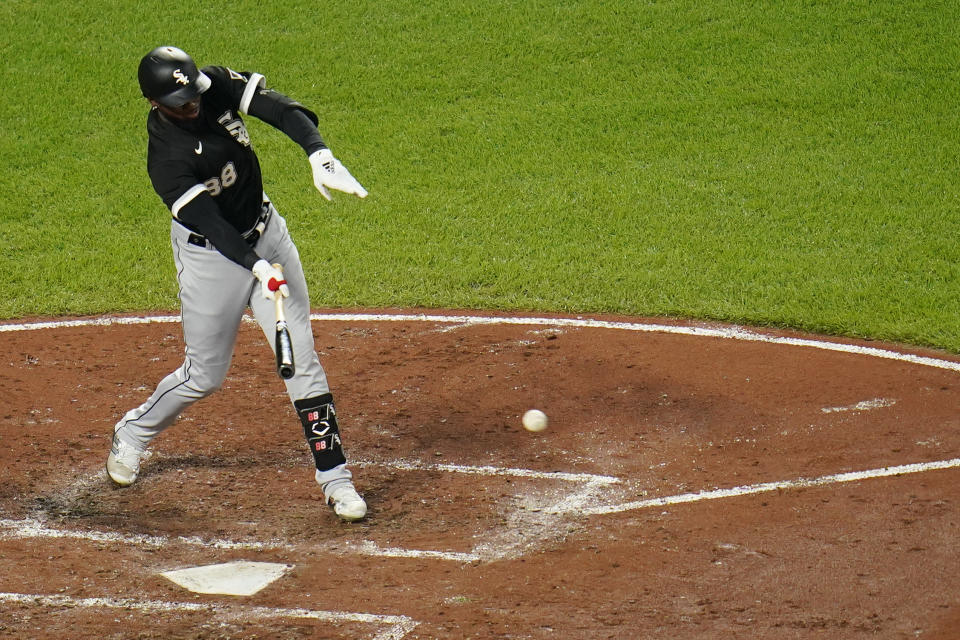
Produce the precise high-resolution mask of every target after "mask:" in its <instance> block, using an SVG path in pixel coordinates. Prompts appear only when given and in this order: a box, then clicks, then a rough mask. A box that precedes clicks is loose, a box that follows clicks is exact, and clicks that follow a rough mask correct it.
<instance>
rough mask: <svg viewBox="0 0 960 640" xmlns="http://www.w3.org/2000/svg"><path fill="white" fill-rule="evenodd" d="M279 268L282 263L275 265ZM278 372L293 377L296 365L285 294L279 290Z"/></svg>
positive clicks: (282, 376) (286, 378)
mask: <svg viewBox="0 0 960 640" xmlns="http://www.w3.org/2000/svg"><path fill="white" fill-rule="evenodd" d="M274 266H275V267H277V268H278V269H279V268H280V265H274ZM276 305H277V336H276V338H277V340H276V346H277V348H276V352H277V373H278V374H280V377H281V378H283V379H284V380H289V379H290V378H292V377H293V374H294V372H295V371H296V367H295V365H294V363H293V342H292V341H291V340H290V330H289V329H288V328H287V316H286V315H285V314H284V312H283V296H282V295H280V292H279V291H277V295H276Z"/></svg>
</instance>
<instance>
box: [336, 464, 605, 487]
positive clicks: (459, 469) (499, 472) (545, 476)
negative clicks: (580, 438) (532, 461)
mask: <svg viewBox="0 0 960 640" xmlns="http://www.w3.org/2000/svg"><path fill="white" fill-rule="evenodd" d="M350 464H351V465H352V466H358V467H369V466H374V467H388V468H392V469H398V470H400V471H446V472H448V473H464V474H472V475H482V476H511V477H515V478H535V479H538V480H559V481H563V482H577V483H588V484H616V483H618V482H620V479H619V478H615V477H613V476H601V475H596V474H592V473H568V472H564V471H534V470H532V469H511V468H504V467H494V466H471V465H459V464H439V463H438V464H427V463H424V462H420V461H417V460H393V461H386V462H381V461H365V460H360V461H358V462H353V461H351V463H350Z"/></svg>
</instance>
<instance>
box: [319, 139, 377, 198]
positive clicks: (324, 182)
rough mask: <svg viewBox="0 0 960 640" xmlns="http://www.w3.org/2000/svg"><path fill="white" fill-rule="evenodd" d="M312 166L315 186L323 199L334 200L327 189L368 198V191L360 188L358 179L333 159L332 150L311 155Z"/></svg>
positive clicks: (323, 150) (324, 150) (322, 150)
mask: <svg viewBox="0 0 960 640" xmlns="http://www.w3.org/2000/svg"><path fill="white" fill-rule="evenodd" d="M309 158H310V166H311V167H313V184H314V185H315V186H316V187H317V189H318V190H319V191H320V193H322V194H323V197H324V198H326V199H327V200H333V198H331V197H330V192H329V191H327V187H330V188H331V189H336V190H337V191H343V192H344V193H352V194H353V195H355V196H358V197H360V198H366V197H367V190H366V189H364V188H363V187H362V186H360V183H359V182H357V179H356V178H354V177H353V176H352V175H350V172H349V171H347V168H346V167H345V166H343V165H342V164H340V161H339V160H337V159H336V158H334V157H333V152H332V151H330V149H321V150H320V151H314V152H313V153H311V154H310V156H309Z"/></svg>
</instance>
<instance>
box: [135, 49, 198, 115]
mask: <svg viewBox="0 0 960 640" xmlns="http://www.w3.org/2000/svg"><path fill="white" fill-rule="evenodd" d="M137 78H138V79H139V80H140V91H142V92H143V95H144V96H145V97H147V98H150V99H152V100H156V101H157V102H159V103H160V104H162V105H164V106H166V107H179V106H180V105H182V104H183V103H184V102H189V101H191V100H193V99H194V98H196V97H197V96H199V95H200V94H201V93H203V92H204V91H206V90H207V89H209V88H210V78H208V77H207V76H206V75H204V74H203V72H201V71H200V70H199V69H197V65H196V64H195V63H194V62H193V58H191V57H190V56H188V55H187V54H186V53H185V52H183V51H181V50H180V49H177V48H176V47H157V48H156V49H154V50H153V51H151V52H150V53H148V54H147V55H145V56H143V59H142V60H140V68H139V69H138V71H137Z"/></svg>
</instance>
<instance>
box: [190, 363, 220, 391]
mask: <svg viewBox="0 0 960 640" xmlns="http://www.w3.org/2000/svg"><path fill="white" fill-rule="evenodd" d="M228 369H229V366H226V367H220V366H214V367H202V366H196V365H194V366H193V367H191V369H190V371H189V377H188V379H187V380H188V382H187V384H188V385H189V386H190V388H191V389H192V390H193V392H194V393H195V394H196V395H197V397H198V398H205V397H207V396H209V395H210V394H211V393H213V392H215V391H218V390H219V389H220V387H222V386H223V382H224V380H226V379H227V370H228Z"/></svg>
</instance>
